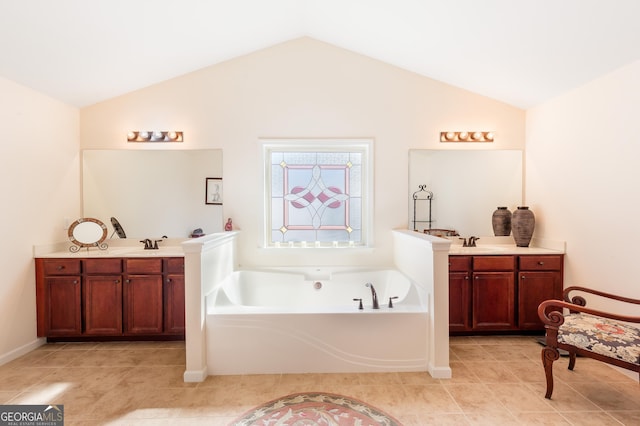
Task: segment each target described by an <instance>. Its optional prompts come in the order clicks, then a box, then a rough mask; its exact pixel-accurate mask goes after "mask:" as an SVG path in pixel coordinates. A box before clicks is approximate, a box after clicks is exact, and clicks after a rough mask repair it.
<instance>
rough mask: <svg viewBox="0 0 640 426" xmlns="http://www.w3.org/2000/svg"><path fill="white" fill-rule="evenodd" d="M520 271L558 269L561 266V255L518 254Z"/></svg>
mask: <svg viewBox="0 0 640 426" xmlns="http://www.w3.org/2000/svg"><path fill="white" fill-rule="evenodd" d="M519 261H520V270H521V271H559V270H560V269H561V268H562V256H558V255H550V256H520V259H519Z"/></svg>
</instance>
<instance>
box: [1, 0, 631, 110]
mask: <svg viewBox="0 0 640 426" xmlns="http://www.w3.org/2000/svg"><path fill="white" fill-rule="evenodd" d="M639 20H640V1H638V0H55V1H52V0H0V76H2V77H4V78H7V79H9V80H13V81H15V82H18V83H20V84H22V85H25V86H28V87H31V88H33V89H35V90H38V91H40V92H43V93H45V94H48V95H50V96H52V97H54V98H57V99H60V100H62V101H64V102H67V103H69V104H72V105H75V106H78V107H82V106H86V105H90V104H93V103H96V102H99V101H102V100H105V99H109V98H112V97H115V96H118V95H121V94H124V93H127V92H130V91H132V90H136V89H139V88H142V87H146V86H149V85H152V84H155V83H158V82H160V81H163V80H167V79H170V78H173V77H176V76H178V75H182V74H185V73H188V72H191V71H194V70H196V69H200V68H204V67H207V66H210V65H214V64H216V63H219V62H221V61H225V60H228V59H231V58H234V57H237V56H239V55H244V54H247V53H250V52H253V51H256V50H259V49H263V48H265V47H269V46H272V45H275V44H278V43H281V42H284V41H287V40H291V39H294V38H298V37H304V36H307V37H312V38H315V39H318V40H321V41H324V42H327V43H331V44H333V45H336V46H338V47H341V48H344V49H348V50H351V51H354V52H357V53H360V54H363V55H367V56H369V57H372V58H375V59H378V60H381V61H384V62H387V63H390V64H393V65H396V66H398V67H402V68H404V69H407V70H410V71H413V72H416V73H418V74H421V75H424V76H427V77H430V78H433V79H436V80H440V81H443V82H446V83H449V84H452V85H455V86H458V87H462V88H464V89H467V90H471V91H473V92H476V93H479V94H482V95H485V96H489V97H491V98H495V99H498V100H501V101H503V102H506V103H509V104H511V105H515V106H517V107H520V108H529V107H531V106H535V105H537V104H539V103H540V102H543V101H545V100H547V99H549V98H552V97H554V96H557V95H559V94H561V93H563V92H565V91H568V90H571V89H572V88H575V87H578V86H580V85H583V84H585V83H587V82H589V81H590V80H593V79H595V78H597V77H599V76H601V75H604V74H606V73H608V72H611V71H613V70H615V69H616V68H619V67H621V66H624V65H627V64H629V63H632V62H634V61H637V60H639V59H640V25H638V21H639Z"/></svg>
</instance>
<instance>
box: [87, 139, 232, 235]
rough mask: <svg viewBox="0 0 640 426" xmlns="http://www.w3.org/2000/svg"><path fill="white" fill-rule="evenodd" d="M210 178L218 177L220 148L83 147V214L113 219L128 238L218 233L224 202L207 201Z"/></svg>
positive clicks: (110, 233) (220, 157)
mask: <svg viewBox="0 0 640 426" xmlns="http://www.w3.org/2000/svg"><path fill="white" fill-rule="evenodd" d="M211 177H222V150H85V151H83V153H82V197H83V199H82V204H83V215H84V216H86V217H94V218H97V219H100V220H101V221H102V222H104V223H111V221H110V218H111V217H115V218H117V220H118V222H119V223H120V224H121V225H122V228H123V229H124V231H125V233H126V236H127V237H128V238H159V237H162V236H167V237H170V238H187V237H188V236H189V235H190V234H191V232H192V231H193V230H194V229H196V228H202V230H203V231H204V232H205V233H207V234H210V233H213V232H220V231H222V229H223V226H224V224H223V217H222V208H223V206H221V205H210V204H206V203H205V189H206V187H205V185H206V178H211ZM113 231H114V230H113V229H110V230H109V236H112V235H113ZM114 237H115V236H114Z"/></svg>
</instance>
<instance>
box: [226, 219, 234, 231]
mask: <svg viewBox="0 0 640 426" xmlns="http://www.w3.org/2000/svg"><path fill="white" fill-rule="evenodd" d="M224 230H225V231H233V222H231V218H229V219H227V223H226V224H225V225H224Z"/></svg>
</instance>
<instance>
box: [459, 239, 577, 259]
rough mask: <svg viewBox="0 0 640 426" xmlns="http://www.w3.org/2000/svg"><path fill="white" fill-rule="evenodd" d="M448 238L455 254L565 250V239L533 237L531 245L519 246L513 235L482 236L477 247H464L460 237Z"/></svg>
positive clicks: (527, 252) (534, 252) (542, 252)
mask: <svg viewBox="0 0 640 426" xmlns="http://www.w3.org/2000/svg"><path fill="white" fill-rule="evenodd" d="M447 239H449V240H451V246H450V247H449V254H450V255H454V256H458V255H459V256H473V255H510V254H515V255H518V254H563V253H564V252H565V243H564V241H551V240H542V239H532V240H531V244H529V247H518V246H516V244H515V242H514V240H513V238H512V237H480V239H479V240H478V241H477V242H476V247H463V246H462V240H460V239H459V237H448V238H447Z"/></svg>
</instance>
